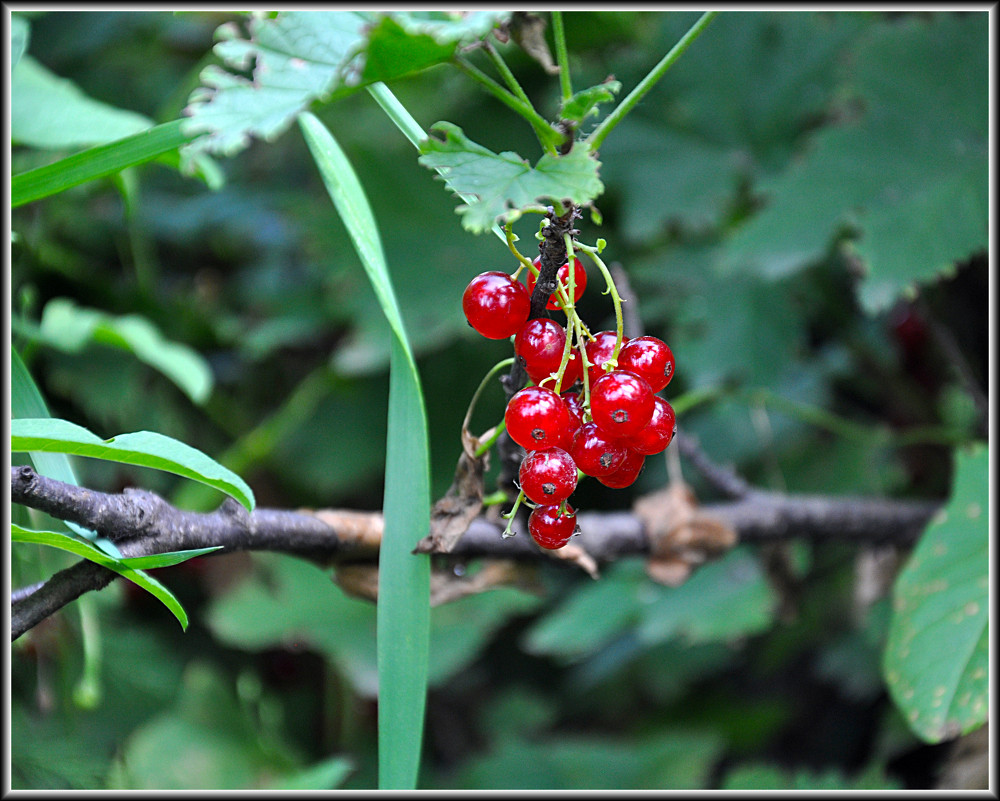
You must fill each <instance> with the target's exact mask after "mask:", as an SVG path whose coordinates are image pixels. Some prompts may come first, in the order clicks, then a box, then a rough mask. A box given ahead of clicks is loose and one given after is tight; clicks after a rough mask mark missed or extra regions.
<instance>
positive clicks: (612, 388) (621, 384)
mask: <svg viewBox="0 0 1000 801" xmlns="http://www.w3.org/2000/svg"><path fill="white" fill-rule="evenodd" d="M653 406H654V404H653V391H652V390H651V389H650V388H649V384H647V383H646V381H645V380H644V379H642V378H639V376H637V375H635V374H634V373H628V372H625V371H624V370H613V371H612V372H610V373H608V374H607V375H605V376H602V377H601V378H599V379H597V381H595V382H594V385H593V386H592V387H591V388H590V414H591V417H592V418H593V420H594V422H595V423H597V425H599V426H600V427H601V428H603V429H604V430H605V431H606V432H607V433H608V434H609V435H610V436H611V437H612V438H614V439H624V438H626V437H632V436H635V435H636V434H638V433H639V432H640V431H642V429H643V428H645V426H646V424H647V423H648V422H649V420H650V418H651V417H652V416H653Z"/></svg>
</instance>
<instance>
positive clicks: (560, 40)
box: [552, 11, 573, 102]
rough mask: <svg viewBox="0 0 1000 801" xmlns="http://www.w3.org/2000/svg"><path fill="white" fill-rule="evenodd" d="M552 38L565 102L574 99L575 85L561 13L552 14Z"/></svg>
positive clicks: (554, 12)
mask: <svg viewBox="0 0 1000 801" xmlns="http://www.w3.org/2000/svg"><path fill="white" fill-rule="evenodd" d="M552 37H553V39H555V43H556V64H558V65H559V87H560V89H561V90H562V98H563V102H565V101H567V100H569V99H570V98H571V97H573V85H572V84H571V83H570V75H569V53H567V51H566V31H565V30H564V29H563V18H562V12H561V11H553V12H552Z"/></svg>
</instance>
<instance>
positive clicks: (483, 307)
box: [462, 270, 531, 339]
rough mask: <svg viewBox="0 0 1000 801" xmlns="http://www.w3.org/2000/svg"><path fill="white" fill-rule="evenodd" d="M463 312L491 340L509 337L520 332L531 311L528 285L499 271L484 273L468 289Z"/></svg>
mask: <svg viewBox="0 0 1000 801" xmlns="http://www.w3.org/2000/svg"><path fill="white" fill-rule="evenodd" d="M462 311H464V312H465V319H466V320H468V321H469V325H471V326H472V327H473V328H474V329H475V330H476V331H478V332H479V333H480V334H482V335H483V336H484V337H486V338H487V339H506V338H507V337H510V336H513V335H514V334H516V333H517V332H518V330H519V329H520V328H521V326H522V325H524V321H525V320H527V319H528V313H529V312H530V311H531V298H530V297H529V295H528V291H527V290H526V289H525V288H524V284H522V283H521V282H520V281H515V280H513V279H512V278H511V277H510V276H509V275H507V273H504V272H500V271H499V270H492V271H490V272H485V273H480V274H479V275H477V276H476V277H475V278H473V279H472V281H470V282H469V285H468V286H467V287H466V288H465V292H464V293H463V295H462Z"/></svg>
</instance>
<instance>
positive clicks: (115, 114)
mask: <svg viewBox="0 0 1000 801" xmlns="http://www.w3.org/2000/svg"><path fill="white" fill-rule="evenodd" d="M10 112H11V113H10V136H11V140H12V141H13V142H14V144H18V145H28V146H30V147H38V148H48V149H72V148H77V147H89V146H90V145H100V144H104V143H106V142H110V141H112V140H114V139H121V138H123V137H126V136H131V135H133V134H136V133H139V132H140V131H144V130H146V129H147V128H152V127H153V121H152V120H150V119H149V118H148V117H144V116H143V115H142V114H136V113H135V112H134V111H125V110H122V109H118V108H115V107H114V106H109V105H107V104H105V103H100V102H98V101H96V100H93V99H92V98H89V97H87V96H86V95H85V94H84V93H83V92H81V91H80V90H79V89H78V88H77V87H76V85H75V84H74V83H72V82H71V81H68V80H66V79H65V78H60V77H59V76H57V75H53V74H52V73H51V72H49V71H48V70H47V69H46V68H45V67H43V66H42V65H41V64H39V63H38V62H37V61H35V59H33V58H32V57H31V56H29V55H23V56H22V57H21V59H20V61H19V62H18V64H17V69H15V70H14V71H13V72H12V73H11V77H10Z"/></svg>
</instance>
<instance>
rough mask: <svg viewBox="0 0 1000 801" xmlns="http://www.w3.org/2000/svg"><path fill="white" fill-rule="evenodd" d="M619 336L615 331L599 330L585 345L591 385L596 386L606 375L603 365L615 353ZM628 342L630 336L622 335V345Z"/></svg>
mask: <svg viewBox="0 0 1000 801" xmlns="http://www.w3.org/2000/svg"><path fill="white" fill-rule="evenodd" d="M617 338H618V335H617V334H616V333H615V332H614V331H598V332H597V333H596V334H595V335H594V338H593V339H592V340H591V341H589V342H588V343H587V344H586V345H585V346H584V349H585V350H586V351H587V361H588V362H589V363H590V367H589V369H588V370H587V377H588V380H589V381H590V386H594V382H595V381H597V379H598V378H600V377H601V376H603V375H604V373H605V371H604V370H603V369H602V365H603V364H604V363H605V362H606V361H607V360H608V359H610V358H611V354H612V353H614V351H615V340H616V339H617ZM626 342H628V337H622V347H624V346H625V345H624V343H626Z"/></svg>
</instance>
